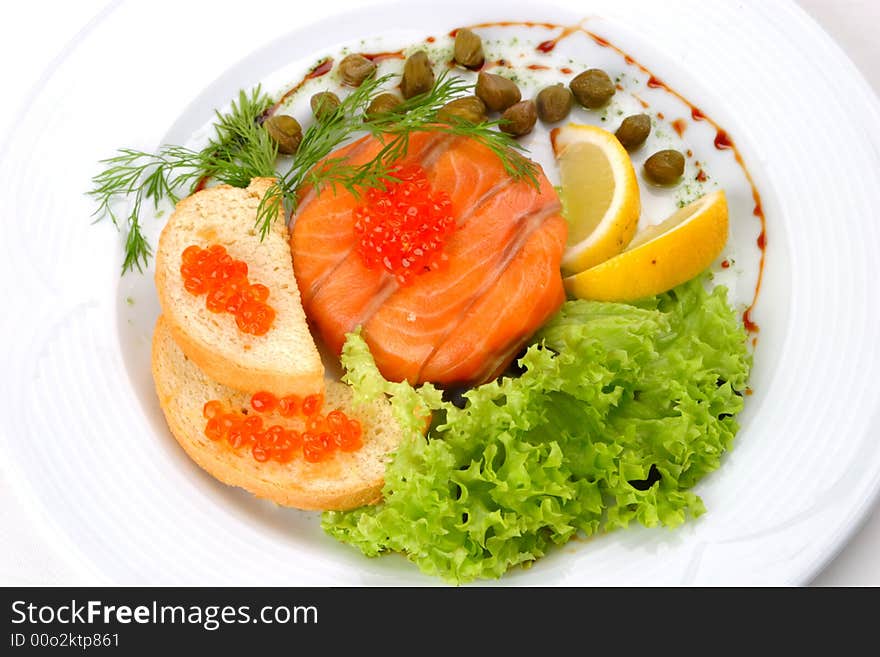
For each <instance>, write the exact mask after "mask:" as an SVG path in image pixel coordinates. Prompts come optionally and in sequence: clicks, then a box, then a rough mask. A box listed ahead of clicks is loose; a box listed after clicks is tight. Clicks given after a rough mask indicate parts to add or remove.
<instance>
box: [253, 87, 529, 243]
mask: <svg viewBox="0 0 880 657" xmlns="http://www.w3.org/2000/svg"><path fill="white" fill-rule="evenodd" d="M391 77H392V76H390V75H386V76H383V77H381V78H368V79H367V80H366V81H365V82H364V83H363V84H362V85H361V86H360V87H358V89H357V90H356V91H355V92H354V93H352V94H351V95H350V96H348V97H347V98H345V99H344V100H343V101H342V103H340V105H339V107H337V109H336V111H335V112H334V113H333V114H332V115H331V116H330V117H329V119H328V120H327V121H325V122H320V123H315V124H313V125H312V126H310V128H309V129H308V130H307V131H306V133H305V135H304V136H303V141H302V143H301V144H300V147H299V150H298V151H297V153H296V155H295V156H294V160H293V163H292V165H291V168H290V169H289V170H288V172H287V173H286V174H285V175H284V176H283V177H282V178H281V179H280V181H279V183H278V184H277V185H275V186H273V187H272V188H271V189H269V190H268V192H267V193H266V195H265V196H264V197H263V200H262V202H261V203H260V207H259V209H258V211H257V225H258V227H259V229H260V233H261V234H262V235H265V234H266V233H267V232H268V231H269V228H270V227H271V225H272V221H274V220H275V217H277V216H278V211H279V207H280V206H279V204H280V203H282V202H283V201H284V200H286V201H287V203H288V205H289V206H290V207H289V208H288V209H289V210H290V211H294V210H295V209H296V208H295V204H296V191H297V190H298V189H299V188H300V186H301V185H303V184H309V185H311V186H312V187H314V188H315V189H316V190H320V189H322V188H323V187H328V186H329V187H333V188H335V187H337V186H340V187H343V188H344V189H346V190H347V191H349V192H350V193H352V194H355V195H357V194H359V192H360V190H363V189H368V188H371V187H380V186H382V185H384V184H385V183H386V182H394V181H395V180H396V179H395V177H394V172H395V166H396V163H397V162H398V161H399V160H401V159H402V158H404V157H406V154H407V152H408V150H409V138H410V135H412V134H413V133H414V132H441V133H445V134H449V135H453V136H458V137H468V138H471V139H474V140H476V141H479V142H480V143H482V144H483V145H484V146H486V147H487V148H489V149H490V150H491V151H492V152H493V153H494V154H495V155H497V156H498V158H499V159H500V160H501V162H502V164H503V166H504V169H505V171H506V172H507V173H508V174H509V175H510V176H512V177H513V178H516V179H527V180H529V182H531V184H533V185H534V186H535V187H538V186H539V183H538V166H537V165H536V164H535V163H534V162H533V161H532V160H530V159H529V158H527V157H526V156H525V155H523V151H524V150H525V149H524V147H523V146H522V145H521V144H520V143H519V142H517V141H516V140H515V139H514V138H513V137H511V136H510V135H508V134H507V133H505V132H502V131H501V130H499V129H498V128H499V126H500V124H501V122H500V121H487V122H484V123H480V124H473V123H469V122H465V121H455V122H453V123H441V122H437V113H438V112H439V111H440V109H441V108H442V107H443V106H444V105H446V103H448V102H449V101H451V100H454V99H456V98H459V97H461V96H462V95H464V94H466V93H468V92H471V91H472V90H473V85H472V84H471V83H468V82H466V81H465V80H463V79H462V78H458V77H454V76H451V75H449V74H448V72H446V71H444V72H443V73H441V74H440V75H439V76H438V77H437V80H436V81H435V82H434V85H433V86H432V88H431V89H430V90H428V91H427V92H425V93H423V94H420V95H418V96H414V97H412V98H410V99H408V100H405V101H403V102H402V103H401V104H400V105H398V106H397V107H395V108H394V109H393V110H391V111H389V112H386V113H383V114H379V115H376V116H372V117H369V118H366V117H365V116H364V110H365V109H366V108H367V106H368V105H369V103H370V101H371V100H372V99H373V98H374V97H375V96H376V95H378V94H379V93H381V92H382V88H383V85H385V84H386V83H387V82H388V80H389V79H390V78H391ZM357 132H368V133H370V134H372V135H373V136H375V137H376V138H378V139H380V140H381V141H382V142H383V144H384V145H383V147H382V149H381V150H380V151H379V152H378V153H377V154H376V155H375V156H374V157H373V159H372V160H370V161H368V162H365V163H364V164H360V165H353V164H351V163H350V162H349V161H348V160H346V159H345V158H343V157H331V158H327V156H328V155H330V153H332V151H333V150H334V149H335V148H336V147H337V146H339V144H341V143H342V142H343V141H345V140H346V139H347V138H349V137H351V136H352V134H354V133H357ZM319 164H320V166H318V165H319Z"/></svg>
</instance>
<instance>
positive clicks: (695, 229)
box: [563, 190, 728, 301]
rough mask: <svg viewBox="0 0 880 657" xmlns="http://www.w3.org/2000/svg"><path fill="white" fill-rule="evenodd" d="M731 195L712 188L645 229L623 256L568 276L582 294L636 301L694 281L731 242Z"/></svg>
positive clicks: (567, 285) (572, 291)
mask: <svg viewBox="0 0 880 657" xmlns="http://www.w3.org/2000/svg"><path fill="white" fill-rule="evenodd" d="M727 230H728V219H727V197H726V196H725V195H724V192H723V191H722V190H719V191H716V192H711V193H709V194H706V195H705V196H702V197H700V198H699V199H697V200H696V201H693V202H691V203H690V204H688V205H686V206H685V207H683V208H681V209H679V210H677V211H676V212H674V213H673V214H672V215H670V216H669V218H667V219H666V220H665V221H663V222H662V223H660V224H657V225H656V226H651V227H649V228H646V229H644V230H643V231H642V232H640V233H639V234H638V235H636V236H635V238H633V240H632V242H630V244H629V246H628V247H627V248H626V249H625V250H624V251H623V252H622V253H620V254H619V255H616V256H614V257H613V258H610V259H608V260H606V261H605V262H603V263H601V264H599V265H596V266H595V267H591V268H590V269H587V270H585V271H582V272H580V273H578V274H575V275H573V276H569V277H567V278H565V279H563V283H564V284H565V289H566V290H567V291H568V293H569V294H572V295H574V296H575V297H578V298H579V299H596V300H599V301H635V300H636V299H642V298H644V297H649V296H652V295H655V294H660V293H661V292H666V291H667V290H670V289H672V288H673V287H675V286H676V285H680V284H681V283H684V282H685V281H688V280H690V279H691V278H693V277H694V276H696V275H697V274H699V273H700V272H702V271H703V270H705V269H706V268H707V267H709V265H711V264H712V262H713V261H714V260H715V258H717V257H718V255H719V254H720V253H721V250H722V249H723V248H724V245H725V244H726V242H727Z"/></svg>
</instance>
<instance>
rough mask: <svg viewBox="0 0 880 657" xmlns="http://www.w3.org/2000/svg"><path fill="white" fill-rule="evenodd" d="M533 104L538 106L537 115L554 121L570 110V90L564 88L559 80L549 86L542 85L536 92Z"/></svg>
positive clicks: (550, 121)
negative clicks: (557, 82)
mask: <svg viewBox="0 0 880 657" xmlns="http://www.w3.org/2000/svg"><path fill="white" fill-rule="evenodd" d="M535 104H536V105H537V107H538V117H540V119H541V120H542V121H545V122H547V123H556V122H557V121H561V120H562V119H564V118H565V117H566V116H568V113H569V112H571V104H572V97H571V91H569V90H568V89H566V88H565V87H564V86H563V85H562V83H561V82H560V83H559V84H554V85H552V86H550V87H544V88H543V89H541V91H539V92H538V96H537V98H535Z"/></svg>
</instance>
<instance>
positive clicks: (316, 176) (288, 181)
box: [89, 71, 538, 273]
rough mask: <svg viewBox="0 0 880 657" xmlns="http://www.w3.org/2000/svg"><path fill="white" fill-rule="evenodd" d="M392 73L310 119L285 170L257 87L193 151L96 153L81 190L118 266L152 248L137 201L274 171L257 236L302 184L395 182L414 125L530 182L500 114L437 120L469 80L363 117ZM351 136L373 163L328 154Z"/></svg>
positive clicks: (534, 176) (532, 177) (291, 203)
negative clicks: (374, 142) (114, 234)
mask: <svg viewBox="0 0 880 657" xmlns="http://www.w3.org/2000/svg"><path fill="white" fill-rule="evenodd" d="M395 77H396V76H394V75H391V74H389V75H384V76H381V77H375V76H373V77H370V78H368V79H367V80H365V81H364V82H363V83H362V84H361V85H360V86H359V87H357V88H356V89H354V90H353V91H352V92H351V93H350V94H349V95H348V96H346V97H345V98H344V99H343V100H342V101H341V102H340V104H339V105H338V107H337V108H336V109H335V110H334V111H333V112H332V113H331V114H330V115H329V116H326V117H324V118H322V120H321V121H316V122H314V123H312V124H311V125H310V126H309V127H308V128H307V129H306V131H305V132H304V134H303V138H302V141H301V142H300V144H299V147H298V149H297V152H296V153H295V154H294V156H293V158H292V160H291V164H290V167H289V168H288V169H287V171H286V172H284V173H283V174H279V172H278V171H277V167H278V147H277V145H276V144H275V142H274V141H273V140H272V139H271V137H270V136H269V133H268V132H267V131H266V130H265V129H264V128H263V126H262V119H263V118H264V116H265V113H266V112H267V110H269V108H271V107H272V99H271V98H270V97H269V96H267V95H266V94H264V93H262V91H261V90H260V87H259V86H257V87H256V88H254V89H253V90H251V91H250V93H247V92H245V91H244V90H242V91H240V92H239V95H238V99H237V102H236V101H233V102H232V104H231V107H230V110H229V112H227V113H225V114H221V113H220V112H215V114H216V122H215V124H214V132H215V134H214V137H213V138H212V139H211V141H210V142H209V143H208V145H207V146H205V147H204V148H203V149H201V150H193V149H189V148H186V147H183V146H173V145H165V146H162V147H161V148H160V149H159V150H158V152H156V153H145V152H143V151H138V150H135V149H130V148H123V149H119V150H118V151H117V153H116V155H114V156H113V157H110V158H107V159H105V160H102V161H101V164H103V165H105V168H104V170H103V171H101V172H100V173H99V174H97V175H96V176H94V177H93V178H92V183H93V188H92V189H91V190H90V191H89V195H90V196H92V197H93V198H94V199H95V200H96V201H97V208H96V210H95V213H94V215H95V216H96V217H97V218H96V221H98V220H100V219H102V218H105V217H109V218H110V219H111V221H113V223H114V225H116V227H117V228H119V229H120V230H125V231H126V240H125V257H124V259H123V264H122V271H123V273H125V272H129V271H133V270H134V269H135V268H137V269H138V270H139V271H143V268H144V267H145V266H146V264H147V263H148V262H149V258H150V256H151V255H152V254H151V250H150V246H149V244H148V242H147V240H146V239H145V237H144V234H143V231H142V225H141V221H140V215H141V209H142V206H143V203H144V201H145V200H147V201H152V203H153V206H154V208H155V209H158V207H159V204H160V202H161V201H163V200H165V199H168V200H170V201H172V202H174V203H176V202H177V201H178V200H179V197H180V196H181V195H182V194H183V193H185V192H188V193H193V192H194V191H195V190H196V189H198V188H199V187H200V186H201V185H202V184H204V183H205V182H206V181H208V180H214V181H218V182H221V183H227V184H229V185H233V186H235V187H246V186H247V185H248V184H249V183H250V181H251V179H253V178H257V177H272V178H275V181H276V182H275V183H274V184H273V185H272V186H270V188H269V189H268V190H267V192H266V194H265V195H264V196H263V198H262V199H261V200H260V205H259V207H258V209H257V217H256V223H255V225H256V227H257V228H258V230H259V232H260V236H261V238H265V236H266V235H267V234H268V232H269V230H270V229H271V227H272V223H273V222H274V221H275V220H276V219H277V218H278V216H279V215H280V214H281V213H282V210H286V211H290V212H293V211H295V209H296V203H297V198H298V192H299V190H300V189H301V188H302V187H303V186H304V185H311V186H312V187H313V188H314V189H315V190H320V189H322V188H324V187H326V186H330V187H334V188H335V187H337V186H341V187H342V188H344V189H346V190H348V191H350V192H351V193H353V194H359V193H360V192H361V191H362V190H364V189H367V188H370V187H378V186H382V185H384V184H385V183H387V182H391V181H395V180H396V178H395V177H394V175H395V171H396V164H397V162H398V161H399V160H400V159H401V158H403V157H405V156H406V154H407V152H408V149H409V143H410V136H411V135H412V134H413V133H415V132H441V133H444V134H448V135H451V136H458V137H468V138H471V139H474V140H476V141H478V142H480V143H482V144H483V145H484V146H486V147H487V148H489V149H490V150H491V151H492V152H493V153H494V154H495V155H497V156H498V158H499V159H500V160H501V162H502V163H503V165H504V168H505V170H506V171H507V173H508V174H509V175H510V176H512V177H514V178H517V179H527V180H529V181H530V182H531V183H532V184H533V185H535V186H536V187H537V186H538V167H537V165H536V164H535V163H534V162H532V161H531V160H530V159H529V158H527V157H526V156H525V155H524V154H523V151H524V150H525V149H524V148H523V146H522V145H521V144H519V143H518V142H517V141H516V140H515V139H514V138H513V137H511V136H510V135H508V134H506V133H504V132H502V131H501V130H499V129H498V128H499V126H500V121H487V122H484V123H480V124H473V123H468V122H464V121H453V122H451V123H448V122H447V123H441V122H438V121H437V113H438V112H439V111H440V109H441V108H442V107H443V106H444V105H445V104H446V103H448V102H449V101H451V100H454V99H455V98H458V97H461V96H462V95H465V94H467V93H472V92H473V85H472V84H470V83H468V82H466V81H465V80H463V79H462V78H459V77H456V76H452V75H449V73H448V72H447V71H444V72H443V73H442V74H441V75H439V76H438V77H437V80H436V81H435V83H434V85H433V86H432V88H431V89H430V90H428V91H427V92H425V93H423V94H420V95H418V96H414V97H413V98H410V99H408V100H405V101H403V102H402V103H401V104H400V105H398V106H397V107H396V108H395V109H394V110H392V111H390V112H387V113H385V114H379V115H374V116H370V117H367V116H366V110H367V108H368V107H369V105H370V103H371V102H372V100H373V99H374V98H375V97H376V96H377V95H379V94H380V93H382V92H383V89H384V88H385V87H386V86H387V85H388V84H389V83H390V82H391V81H392V79H393V78H395ZM359 133H364V134H371V135H373V136H375V137H376V138H377V139H379V140H381V142H382V144H383V146H382V148H381V149H380V151H379V152H378V153H377V154H376V155H375V157H374V158H373V159H372V160H370V161H368V162H366V163H363V164H360V165H353V164H351V162H349V161H348V160H347V159H346V158H344V157H333V156H332V155H331V154H332V153H333V151H335V150H336V149H337V148H339V146H341V145H342V144H343V143H344V142H346V141H347V140H349V139H351V138H352V137H354V136H356V135H358V134H359ZM123 198H129V199H130V202H131V206H130V210H129V212H128V214H127V215H126V216H125V224H124V225H123V222H122V220H121V218H120V217H118V216H117V214H116V211H115V209H114V207H115V205H116V203H117V202H118V201H120V200H121V199H123Z"/></svg>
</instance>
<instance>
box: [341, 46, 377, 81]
mask: <svg viewBox="0 0 880 657" xmlns="http://www.w3.org/2000/svg"><path fill="white" fill-rule="evenodd" d="M375 70H376V64H374V63H373V62H371V61H370V60H369V59H367V58H366V57H364V56H363V55H358V54H357V53H352V54H351V55H346V57H345V58H344V59H343V60H342V61H341V62H339V74H340V75H341V76H342V81H343V82H344V83H345V84H347V85H349V86H350V87H359V86H361V83H363V81H364V80H366V79H367V78H368V77H370V76H371V75H372V74H373V73H374V72H375Z"/></svg>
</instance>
